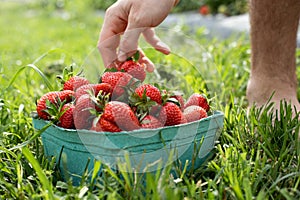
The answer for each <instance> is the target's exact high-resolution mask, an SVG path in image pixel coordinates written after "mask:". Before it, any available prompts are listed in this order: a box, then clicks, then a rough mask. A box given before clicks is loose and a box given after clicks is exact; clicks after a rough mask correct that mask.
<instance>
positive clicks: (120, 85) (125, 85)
mask: <svg viewBox="0 0 300 200" xmlns="http://www.w3.org/2000/svg"><path fill="white" fill-rule="evenodd" d="M101 82H102V83H108V84H110V85H111V87H112V99H113V100H116V99H118V98H119V97H121V96H122V95H125V91H128V90H129V89H130V87H133V86H134V84H135V83H136V80H135V79H134V78H133V77H132V76H131V75H130V74H128V73H126V72H105V73H103V75H102V77H101ZM126 94H127V93H126Z"/></svg>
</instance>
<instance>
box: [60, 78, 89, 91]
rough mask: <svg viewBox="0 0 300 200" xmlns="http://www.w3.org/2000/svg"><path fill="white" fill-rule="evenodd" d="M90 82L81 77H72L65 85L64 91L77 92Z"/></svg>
mask: <svg viewBox="0 0 300 200" xmlns="http://www.w3.org/2000/svg"><path fill="white" fill-rule="evenodd" d="M89 83H90V82H89V81H88V80H87V79H86V78H84V77H81V76H72V77H71V78H70V79H68V80H67V81H66V82H65V83H64V87H63V90H73V91H75V90H76V89H77V88H79V87H80V86H82V85H87V84H89Z"/></svg>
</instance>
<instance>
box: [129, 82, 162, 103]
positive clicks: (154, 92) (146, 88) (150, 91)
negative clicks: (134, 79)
mask: <svg viewBox="0 0 300 200" xmlns="http://www.w3.org/2000/svg"><path fill="white" fill-rule="evenodd" d="M135 93H136V94H138V95H139V97H140V98H143V95H144V94H145V95H146V96H147V97H149V98H150V99H151V100H153V101H155V102H157V103H158V104H161V101H162V99H161V93H160V91H159V89H158V88H157V87H155V86H154V85H151V84H143V85H140V86H139V87H137V88H136V89H135Z"/></svg>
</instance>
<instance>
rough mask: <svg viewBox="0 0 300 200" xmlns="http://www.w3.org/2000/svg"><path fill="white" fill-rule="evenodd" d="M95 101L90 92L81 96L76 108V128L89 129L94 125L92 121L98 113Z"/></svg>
mask: <svg viewBox="0 0 300 200" xmlns="http://www.w3.org/2000/svg"><path fill="white" fill-rule="evenodd" d="M93 112H95V103H94V102H93V101H92V99H91V97H90V95H89V94H85V95H82V96H80V97H79V98H78V99H77V101H76V104H75V108H74V124H75V127H76V129H89V128H90V127H91V126H92V121H93V119H94V118H95V117H96V115H94V114H92V113H93Z"/></svg>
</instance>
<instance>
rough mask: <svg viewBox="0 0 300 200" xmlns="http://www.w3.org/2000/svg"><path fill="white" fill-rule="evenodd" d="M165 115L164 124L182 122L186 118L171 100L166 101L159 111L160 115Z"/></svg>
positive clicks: (170, 124)
mask: <svg viewBox="0 0 300 200" xmlns="http://www.w3.org/2000/svg"><path fill="white" fill-rule="evenodd" d="M161 116H166V122H165V124H164V125H165V126H173V125H177V124H181V123H184V122H185V121H186V120H185V118H184V116H183V113H182V111H181V110H180V108H179V107H178V106H177V105H176V104H175V103H172V102H166V103H165V105H163V109H161V111H160V117H161Z"/></svg>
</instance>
